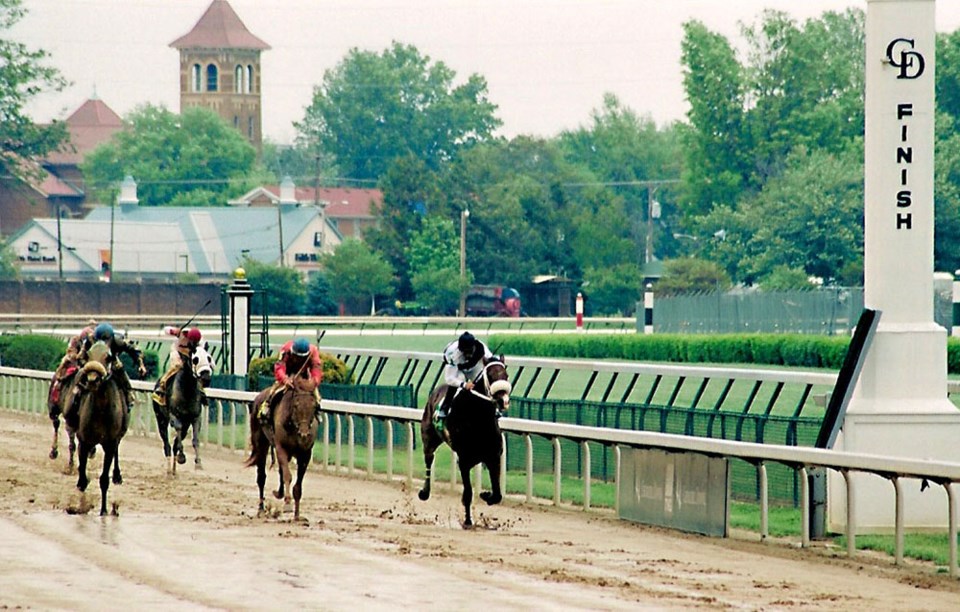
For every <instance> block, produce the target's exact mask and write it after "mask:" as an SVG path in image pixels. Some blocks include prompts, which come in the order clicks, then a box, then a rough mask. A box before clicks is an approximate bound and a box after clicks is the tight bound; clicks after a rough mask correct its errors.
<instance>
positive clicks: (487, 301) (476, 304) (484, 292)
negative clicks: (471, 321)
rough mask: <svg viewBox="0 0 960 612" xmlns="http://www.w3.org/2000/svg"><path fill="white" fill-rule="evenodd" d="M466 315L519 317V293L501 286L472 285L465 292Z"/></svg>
mask: <svg viewBox="0 0 960 612" xmlns="http://www.w3.org/2000/svg"><path fill="white" fill-rule="evenodd" d="M466 307H467V315H468V316H475V317H519V316H520V292H519V291H517V290H516V289H513V288H512V287H504V286H503V285H473V286H471V287H470V289H469V290H468V291H467V299H466Z"/></svg>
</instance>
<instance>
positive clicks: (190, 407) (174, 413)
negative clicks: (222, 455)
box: [153, 346, 213, 475]
mask: <svg viewBox="0 0 960 612" xmlns="http://www.w3.org/2000/svg"><path fill="white" fill-rule="evenodd" d="M212 376H213V359H212V358H211V357H210V353H208V352H207V350H206V349H205V348H204V347H202V346H198V347H197V350H196V352H195V353H194V354H193V358H192V359H191V363H189V364H185V365H184V367H183V368H181V369H180V370H179V371H178V372H177V373H176V374H174V375H173V376H172V377H171V378H170V380H169V381H167V388H166V389H165V397H166V398H167V401H166V405H165V406H161V405H160V404H158V403H157V401H156V400H153V413H154V415H155V416H156V417H157V432H158V433H159V434H160V441H161V442H163V455H164V457H170V468H169V470H168V472H169V473H170V474H173V475H176V473H177V464H178V463H179V464H184V463H186V462H187V457H186V455H184V453H183V440H184V439H185V438H186V437H187V430H188V429H190V428H191V427H192V428H193V463H194V467H195V468H196V469H198V470H199V469H202V468H201V463H200V421H201V420H202V419H201V418H200V417H201V413H202V412H203V402H204V399H205V398H204V394H203V390H204V389H205V388H207V387H209V386H210V380H211V378H212ZM171 427H172V428H173V445H172V447H171V444H170V440H169V438H168V430H169V429H170V428H171Z"/></svg>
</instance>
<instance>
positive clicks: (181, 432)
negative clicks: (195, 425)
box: [174, 424, 190, 465]
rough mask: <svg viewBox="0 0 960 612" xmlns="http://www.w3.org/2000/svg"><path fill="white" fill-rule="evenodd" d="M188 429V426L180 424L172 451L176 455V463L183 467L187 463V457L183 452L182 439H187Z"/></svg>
mask: <svg viewBox="0 0 960 612" xmlns="http://www.w3.org/2000/svg"><path fill="white" fill-rule="evenodd" d="M188 427H190V425H189V424H187V425H182V424H181V425H180V427H179V428H177V439H176V440H177V441H176V443H175V444H174V450H175V451H176V453H177V463H179V464H180V465H183V464H184V463H186V462H187V455H186V454H185V453H184V452H183V439H184V438H186V437H187V428H188Z"/></svg>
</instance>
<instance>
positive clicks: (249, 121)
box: [247, 117, 253, 140]
mask: <svg viewBox="0 0 960 612" xmlns="http://www.w3.org/2000/svg"><path fill="white" fill-rule="evenodd" d="M247 138H249V139H250V140H253V117H250V118H248V119H247Z"/></svg>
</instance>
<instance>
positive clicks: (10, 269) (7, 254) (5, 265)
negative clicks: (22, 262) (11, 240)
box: [0, 243, 20, 280]
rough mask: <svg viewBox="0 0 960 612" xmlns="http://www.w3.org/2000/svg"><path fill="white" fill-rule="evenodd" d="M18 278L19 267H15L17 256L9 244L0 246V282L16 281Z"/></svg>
mask: <svg viewBox="0 0 960 612" xmlns="http://www.w3.org/2000/svg"><path fill="white" fill-rule="evenodd" d="M19 278H20V267H19V266H18V265H17V254H16V253H14V252H13V249H12V248H10V245H9V244H6V243H4V244H2V245H0V280H17V279H19Z"/></svg>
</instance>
